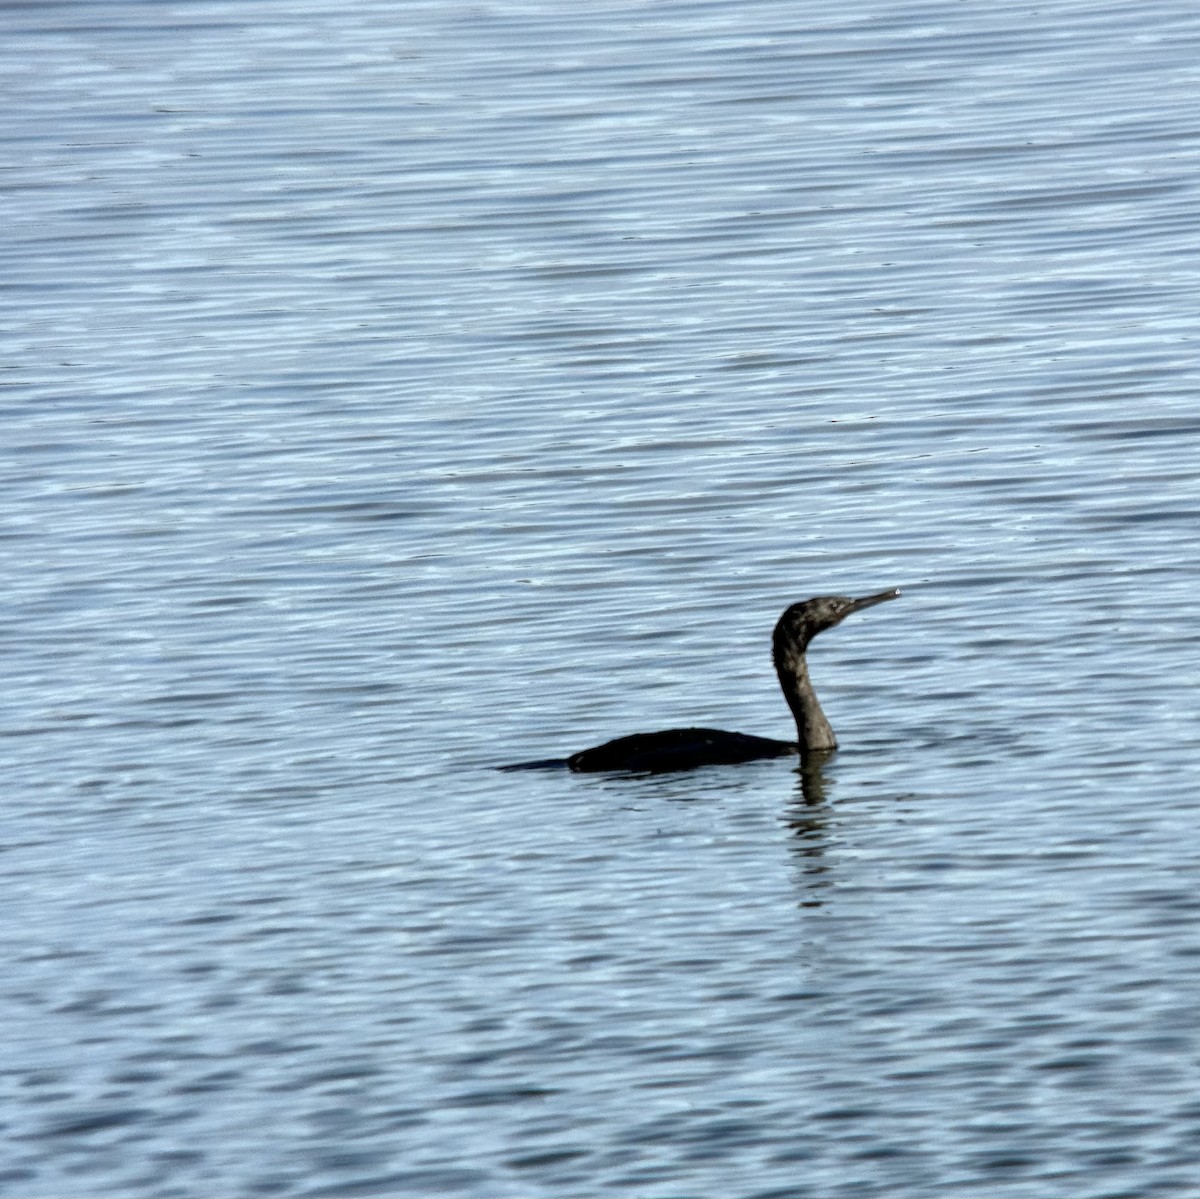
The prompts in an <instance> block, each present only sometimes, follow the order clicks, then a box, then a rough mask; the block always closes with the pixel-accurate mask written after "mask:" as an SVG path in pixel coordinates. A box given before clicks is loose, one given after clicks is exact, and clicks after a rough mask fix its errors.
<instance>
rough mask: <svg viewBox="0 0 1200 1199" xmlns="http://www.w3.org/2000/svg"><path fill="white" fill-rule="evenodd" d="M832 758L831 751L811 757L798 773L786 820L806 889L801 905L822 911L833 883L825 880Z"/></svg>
mask: <svg viewBox="0 0 1200 1199" xmlns="http://www.w3.org/2000/svg"><path fill="white" fill-rule="evenodd" d="M832 757H833V751H832V750H816V751H812V752H810V753H809V754H808V756H807V757H806V758H805V759H804V762H803V764H802V765H801V766H799V767H798V768H797V770H796V776H797V778H796V793H795V796H794V797H793V799H792V802H791V803H790V804H789V805H788V807H787V811H786V813H785V814H784V818H783V822H784V824H786V825H787V827H788V828H790V829H791V830H792V836H793V841H792V852H793V853H794V854H795V855H796V864H797V866H798V867H799V875H800V879H799V881H800V884H801V886H802V888H803V894H802V895H801V898H800V906H801V907H804V908H819V907H820V906H821V894H820V893H821V892H822V891H823V890H824V889H825V888H826V887H827V886H829V882H830V880H829V879H827V878H826V877H825V875H826V873H827V871H828V869H829V866H828V864H827V863H826V862H825V860H824V858H825V829H826V826H827V825H828V823H829V815H830V812H829V805H828V803H826V800H825V785H826V779H825V763H826V762H827V761H829V759H830V758H832Z"/></svg>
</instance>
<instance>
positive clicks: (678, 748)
mask: <svg viewBox="0 0 1200 1199" xmlns="http://www.w3.org/2000/svg"><path fill="white" fill-rule="evenodd" d="M899 594H900V591H899V589H898V588H897V589H893V590H891V591H881V592H879V594H878V595H867V596H863V597H862V598H861V599H849V598H847V597H846V596H844V595H818V596H816V597H814V598H813V599H809V600H804V601H803V602H802V603H799V604H793V605H792V606H791V607H790V608H788V609H787V611H786V612H784V614H783V615H782V616H781V617H780V618H779V622H778V623H777V624H776V625H775V632H774V635H773V637H772V642H771V652H772V657H773V659H774V661H775V673H776V674H777V675H778V676H779V685H780V687H782V688H783V695H784V698H785V699H786V700H787V702H788V707H789V708H791V710H792V715H793V716H794V717H795V718H796V740H795V741H775V740H773V739H772V738H770V737H754V736H751V735H750V734H748V733H728V732H725V731H724V730H723V729H666V730H665V731H663V732H661V733H634V734H633V735H632V736H630V737H618V738H617V739H616V740H615V741H606V742H605V743H604V744H603V745H597V746H594V747H593V748H592V749H585V750H581V751H580V752H579V753H577V754H572V755H571V756H570V757H569V758H567V759H565V760H563V759H550V760H547V761H539V762H522V763H518V764H517V765H516V766H505V767H502V768H501V769H504V770H521V769H532V768H536V767H543V766H544V767H550V766H567V767H569V768H570V769H571V770H575V771H580V772H594V771H602V770H636V771H643V772H646V773H660V772H662V771H667V770H691V769H693V768H694V767H696V766H718V765H727V764H732V763H736V762H751V761H754V760H755V759H758V758H782V757H787V756H789V755H792V754H799V755H800V756H801V758H803V757H805V756H806V755H807V754H808V753H809V752H810V751H823V752H829V751H830V750H834V749H836V748H837V738H836V737H835V736H834V733H833V729H832V728H830V727H829V721H828V720H826V719H825V713H824V712H822V711H821V705H820V704H819V703H818V702H817V693H816V692H815V691H814V690H813V686H812V683H811V682H810V681H809V677H808V663H807V661H806V660H805V657H804V655H805V651H806V650H807V649H808V643H809V642H810V641H811V640H812V639H813V638H814V637H815V636H816V635H817V634H818V633H821V632H824V630H825V629H831V628H833V626H834V625H836V624H841V622H842V621H843V620H845V619H846V617H847V616H849V615H850V613H851V612H859V611H861V610H862V609H863V608H870V607H872V606H873V605H875V604H881V603H883V601H884V600H890V599H895V598H896V597H897V596H898V595H899Z"/></svg>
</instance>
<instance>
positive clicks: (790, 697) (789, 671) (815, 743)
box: [775, 644, 837, 754]
mask: <svg viewBox="0 0 1200 1199" xmlns="http://www.w3.org/2000/svg"><path fill="white" fill-rule="evenodd" d="M775 672H776V674H778V675H779V686H780V687H782V688H783V694H784V698H785V699H786V700H787V702H788V707H789V708H791V710H792V715H793V716H794V717H795V718H796V737H797V740H798V742H799V746H800V752H801V753H802V754H803V753H807V752H808V751H809V750H814V749H837V737H835V736H834V734H833V729H832V728H831V727H830V725H829V721H828V720H826V719H825V713H824V712H822V711H821V705H820V703H819V702H818V701H817V693H816V692H815V691H814V690H813V685H812V681H811V680H810V679H809V677H808V661H807V660H806V659H805V656H804V650H803V649H800V648H798V647H796V646H795V645H790V644H788V645H776V647H775Z"/></svg>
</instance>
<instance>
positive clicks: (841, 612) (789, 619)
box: [775, 587, 900, 653]
mask: <svg viewBox="0 0 1200 1199" xmlns="http://www.w3.org/2000/svg"><path fill="white" fill-rule="evenodd" d="M899 594H900V589H899V588H898V587H894V588H892V590H891V591H881V592H879V594H878V595H864V596H863V597H862V598H861V599H850V598H849V597H848V596H845V595H818V596H815V597H814V598H813V599H808V600H804V601H802V602H801V603H799V604H793V605H792V606H791V607H790V608H789V609H788V610H787V611H786V612H785V613H784V614H783V615H782V616H781V617H780V618H779V623H778V624H777V625H776V626H775V649H776V652H777V653H778V652H779V651H780V650H781V649H783V648H785V647H786V648H789V649H792V650H793V651H795V650H798V651H799V652H800V653H803V652H804V650H805V649H806V647H807V646H808V643H809V642H810V641H811V640H812V639H813V638H814V637H815V636H816V635H817V634H818V633H823V632H824V631H825V630H826V629H832V628H833V626H834V625H835V624H841V623H842V621H843V620H845V619H846V617H847V616H849V615H850V613H851V612H861V611H862V609H863V608H871V607H874V605H875V604H882V603H883V602H884V600H891V599H895V598H896V597H897V596H898V595H899Z"/></svg>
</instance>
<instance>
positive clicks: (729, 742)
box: [567, 729, 797, 774]
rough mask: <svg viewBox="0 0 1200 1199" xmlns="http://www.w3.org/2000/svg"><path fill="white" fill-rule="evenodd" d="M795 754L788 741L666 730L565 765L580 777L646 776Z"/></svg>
mask: <svg viewBox="0 0 1200 1199" xmlns="http://www.w3.org/2000/svg"><path fill="white" fill-rule="evenodd" d="M796 752H797V747H796V745H795V744H794V743H793V742H791V741H775V740H773V739H772V738H770V737H754V736H751V735H750V734H749V733H729V732H726V731H725V730H724V729H665V730H664V731H663V732H661V733H635V734H633V736H631V737H618V738H617V739H616V740H615V741H606V742H605V743H604V744H603V745H596V746H593V748H591V749H585V750H582V751H581V752H580V753H577V754H572V756H571V757H569V758H568V759H567V765H568V766H569V767H570V768H571V769H572V770H575V771H578V772H580V773H589V772H593V771H602V770H636V771H642V772H645V773H648V774H654V773H659V772H661V771H666V770H692V769H694V768H695V767H697V766H725V765H733V764H735V763H737V762H752V761H754V760H755V759H756V758H782V757H786V756H787V755H789V754H794V753H796Z"/></svg>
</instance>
